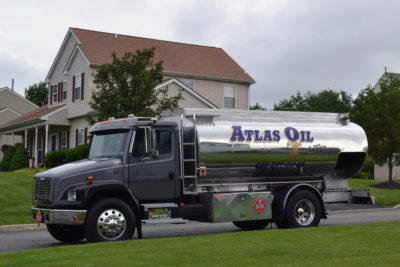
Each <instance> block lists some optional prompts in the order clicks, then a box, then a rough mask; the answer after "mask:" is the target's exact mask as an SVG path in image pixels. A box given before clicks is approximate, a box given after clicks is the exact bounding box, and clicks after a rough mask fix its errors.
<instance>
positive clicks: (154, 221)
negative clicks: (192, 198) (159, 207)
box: [142, 218, 188, 224]
mask: <svg viewBox="0 0 400 267" xmlns="http://www.w3.org/2000/svg"><path fill="white" fill-rule="evenodd" d="M187 221H188V220H185V219H182V218H165V219H148V220H142V223H146V224H160V223H171V224H183V223H186V222H187Z"/></svg>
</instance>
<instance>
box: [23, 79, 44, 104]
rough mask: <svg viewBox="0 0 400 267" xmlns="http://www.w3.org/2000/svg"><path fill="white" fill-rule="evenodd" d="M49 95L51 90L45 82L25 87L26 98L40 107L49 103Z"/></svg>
mask: <svg viewBox="0 0 400 267" xmlns="http://www.w3.org/2000/svg"><path fill="white" fill-rule="evenodd" d="M48 95H49V90H48V88H47V85H46V83H44V82H39V83H35V84H33V85H30V86H28V88H25V98H26V99H28V100H29V101H31V102H32V103H35V104H36V105H38V106H39V107H41V106H43V105H46V104H47V102H48Z"/></svg>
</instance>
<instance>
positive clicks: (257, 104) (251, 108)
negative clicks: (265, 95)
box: [250, 102, 267, 110]
mask: <svg viewBox="0 0 400 267" xmlns="http://www.w3.org/2000/svg"><path fill="white" fill-rule="evenodd" d="M250 110H267V109H266V108H264V107H262V106H261V105H260V104H259V103H258V102H256V103H255V104H254V105H253V106H250Z"/></svg>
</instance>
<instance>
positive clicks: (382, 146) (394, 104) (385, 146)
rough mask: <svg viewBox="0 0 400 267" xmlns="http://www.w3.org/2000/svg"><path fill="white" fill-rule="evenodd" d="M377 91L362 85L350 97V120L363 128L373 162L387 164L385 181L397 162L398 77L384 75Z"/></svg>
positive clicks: (399, 143) (399, 147) (399, 133)
mask: <svg viewBox="0 0 400 267" xmlns="http://www.w3.org/2000/svg"><path fill="white" fill-rule="evenodd" d="M379 86H380V91H379V92H373V90H372V89H371V88H366V89H364V90H362V91H361V92H360V94H359V95H358V97H357V98H356V100H355V101H354V107H353V111H352V120H353V121H354V122H356V123H358V124H359V125H360V126H362V127H363V128H364V130H365V131H366V133H367V137H368V150H369V153H370V154H371V156H372V157H373V158H374V159H375V162H376V163H377V164H379V165H381V166H382V165H384V164H386V165H387V166H388V168H389V183H391V182H392V174H393V167H395V166H399V165H400V80H399V79H395V78H393V76H392V75H391V76H387V77H384V78H383V79H382V80H381V81H380V83H379Z"/></svg>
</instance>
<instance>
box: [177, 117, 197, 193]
mask: <svg viewBox="0 0 400 267" xmlns="http://www.w3.org/2000/svg"><path fill="white" fill-rule="evenodd" d="M196 138H197V136H196V115H195V114H194V115H193V127H182V128H181V140H182V150H183V151H181V153H182V168H181V173H182V180H183V181H182V184H183V193H184V194H196V185H197V159H196V158H197V156H196V155H197V146H196V143H197V140H196Z"/></svg>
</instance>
